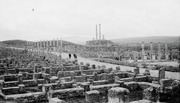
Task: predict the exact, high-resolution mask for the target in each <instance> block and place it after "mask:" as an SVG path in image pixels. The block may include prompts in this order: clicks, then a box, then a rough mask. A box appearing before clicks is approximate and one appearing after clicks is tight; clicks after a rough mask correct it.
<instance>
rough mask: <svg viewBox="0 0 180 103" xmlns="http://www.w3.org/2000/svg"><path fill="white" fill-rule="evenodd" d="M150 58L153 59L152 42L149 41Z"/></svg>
mask: <svg viewBox="0 0 180 103" xmlns="http://www.w3.org/2000/svg"><path fill="white" fill-rule="evenodd" d="M150 51H151V52H150V60H151V61H153V54H154V53H153V42H150Z"/></svg>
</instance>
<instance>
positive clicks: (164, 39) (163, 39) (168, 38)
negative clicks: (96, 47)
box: [112, 36, 180, 43]
mask: <svg viewBox="0 0 180 103" xmlns="http://www.w3.org/2000/svg"><path fill="white" fill-rule="evenodd" d="M112 41H113V42H117V43H141V42H143V41H144V42H145V43H150V42H154V43H158V42H161V43H179V42H180V37H179V36H151V37H133V38H120V39H113V40H112Z"/></svg>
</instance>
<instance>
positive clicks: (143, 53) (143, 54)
mask: <svg viewBox="0 0 180 103" xmlns="http://www.w3.org/2000/svg"><path fill="white" fill-rule="evenodd" d="M141 46H142V60H143V61H144V56H145V52H144V42H142V45H141Z"/></svg>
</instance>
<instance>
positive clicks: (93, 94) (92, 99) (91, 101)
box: [85, 90, 100, 103]
mask: <svg viewBox="0 0 180 103" xmlns="http://www.w3.org/2000/svg"><path fill="white" fill-rule="evenodd" d="M85 98H86V102H88V103H99V102H100V95H99V91H97V90H93V91H88V92H86V94H85Z"/></svg>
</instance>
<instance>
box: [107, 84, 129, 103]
mask: <svg viewBox="0 0 180 103" xmlns="http://www.w3.org/2000/svg"><path fill="white" fill-rule="evenodd" d="M129 94H130V92H129V90H128V89H126V88H121V87H115V88H111V89H109V90H108V103H128V102H129Z"/></svg>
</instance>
